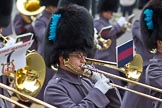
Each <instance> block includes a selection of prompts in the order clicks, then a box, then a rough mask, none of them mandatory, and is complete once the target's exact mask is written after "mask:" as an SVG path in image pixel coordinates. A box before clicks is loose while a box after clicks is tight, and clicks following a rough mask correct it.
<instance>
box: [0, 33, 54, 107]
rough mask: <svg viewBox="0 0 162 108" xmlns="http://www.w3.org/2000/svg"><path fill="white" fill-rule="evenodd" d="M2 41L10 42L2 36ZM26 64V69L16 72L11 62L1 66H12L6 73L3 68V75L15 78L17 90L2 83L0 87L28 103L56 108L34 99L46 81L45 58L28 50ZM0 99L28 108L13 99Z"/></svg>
mask: <svg viewBox="0 0 162 108" xmlns="http://www.w3.org/2000/svg"><path fill="white" fill-rule="evenodd" d="M1 39H2V42H7V41H9V40H8V39H6V38H5V37H4V36H2V35H1ZM3 39H4V40H3ZM3 44H5V43H3ZM26 64H27V66H26V67H23V68H21V69H18V70H15V68H14V65H13V64H12V62H9V63H7V64H1V66H3V65H7V66H8V65H11V67H12V69H11V67H9V68H10V69H9V71H8V72H6V70H5V71H4V66H3V67H2V73H3V75H6V76H8V78H11V77H13V79H14V88H15V89H14V88H11V87H8V86H6V85H4V84H2V83H0V87H1V88H4V89H7V90H9V91H12V92H14V93H16V95H17V97H18V98H19V99H20V100H22V101H25V102H27V101H29V100H32V101H34V102H36V103H39V104H42V105H44V106H46V107H49V108H55V107H54V106H52V105H49V104H47V103H45V102H43V101H40V100H38V99H35V98H33V97H35V96H36V95H37V94H38V93H39V92H40V90H41V88H42V86H43V83H44V80H45V75H46V74H45V72H46V65H45V62H44V59H43V57H42V56H41V55H40V54H38V53H37V52H36V51H34V50H33V51H29V50H28V51H27V52H26ZM0 98H2V99H6V100H8V101H10V102H11V103H14V104H16V105H18V106H20V107H23V108H27V107H26V106H23V105H21V104H20V103H17V102H15V101H13V100H12V99H8V98H7V97H4V96H0Z"/></svg>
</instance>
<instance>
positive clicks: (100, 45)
mask: <svg viewBox="0 0 162 108" xmlns="http://www.w3.org/2000/svg"><path fill="white" fill-rule="evenodd" d="M111 28H112V26H111V25H110V26H107V27H103V28H102V29H101V30H100V32H99V33H98V34H97V30H96V29H95V30H94V31H95V35H94V43H95V47H96V49H98V50H106V49H108V48H109V47H110V45H111V43H112V41H111V39H104V38H103V37H102V36H104V35H106V34H107V33H108V31H109V30H110V29H111Z"/></svg>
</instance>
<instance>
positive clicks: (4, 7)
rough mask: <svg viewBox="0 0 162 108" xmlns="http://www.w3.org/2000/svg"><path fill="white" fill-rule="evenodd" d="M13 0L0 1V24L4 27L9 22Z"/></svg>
mask: <svg viewBox="0 0 162 108" xmlns="http://www.w3.org/2000/svg"><path fill="white" fill-rule="evenodd" d="M12 7H13V0H1V1H0V26H1V27H6V26H8V24H9V23H10V20H11V13H12Z"/></svg>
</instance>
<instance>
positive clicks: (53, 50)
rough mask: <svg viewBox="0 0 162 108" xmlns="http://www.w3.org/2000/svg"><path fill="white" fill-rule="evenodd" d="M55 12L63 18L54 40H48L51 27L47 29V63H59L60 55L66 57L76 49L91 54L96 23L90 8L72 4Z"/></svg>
mask: <svg viewBox="0 0 162 108" xmlns="http://www.w3.org/2000/svg"><path fill="white" fill-rule="evenodd" d="M55 14H61V18H60V19H59V21H58V24H57V27H56V38H55V40H54V41H51V40H48V36H49V33H50V31H49V30H50V29H49V28H48V31H47V37H46V39H45V47H44V48H45V49H44V52H45V54H44V55H45V61H46V63H47V65H48V66H50V65H51V64H58V63H59V60H58V58H59V56H63V57H65V58H66V57H67V56H68V54H69V53H70V52H74V51H82V52H84V53H85V54H87V56H90V55H91V54H92V52H93V47H94V41H93V40H94V25H93V18H92V16H91V15H90V13H89V12H88V10H87V9H85V8H84V7H82V6H78V5H76V4H71V5H69V6H67V7H64V8H59V9H58V10H57V12H56V13H55ZM51 21H52V20H51ZM51 23H52V22H50V24H51Z"/></svg>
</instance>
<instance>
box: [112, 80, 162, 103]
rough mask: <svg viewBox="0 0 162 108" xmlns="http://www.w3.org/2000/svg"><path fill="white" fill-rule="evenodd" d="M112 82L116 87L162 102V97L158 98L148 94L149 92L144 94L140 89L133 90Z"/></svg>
mask: <svg viewBox="0 0 162 108" xmlns="http://www.w3.org/2000/svg"><path fill="white" fill-rule="evenodd" d="M110 84H111V85H112V86H114V87H116V88H119V89H123V90H127V91H129V92H132V93H135V94H137V95H140V96H143V97H146V98H150V99H152V100H156V101H159V102H162V99H160V98H157V97H154V96H151V95H147V94H144V93H141V92H139V91H135V90H132V89H129V88H126V87H122V86H119V85H117V84H113V83H110Z"/></svg>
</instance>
